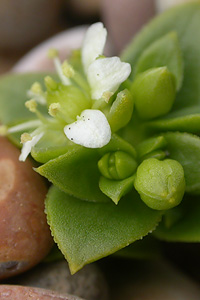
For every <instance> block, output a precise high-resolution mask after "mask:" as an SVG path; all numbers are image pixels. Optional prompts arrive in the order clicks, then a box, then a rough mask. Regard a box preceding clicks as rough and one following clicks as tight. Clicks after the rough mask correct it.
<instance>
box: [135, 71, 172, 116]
mask: <svg viewBox="0 0 200 300" xmlns="http://www.w3.org/2000/svg"><path fill="white" fill-rule="evenodd" d="M131 91H132V94H133V97H134V101H135V107H136V110H137V113H138V115H139V117H140V118H142V119H144V120H150V119H153V118H157V117H160V116H163V115H165V114H167V113H168V112H169V111H170V110H171V108H172V105H173V103H174V99H175V94H176V87H175V79H174V75H173V74H172V73H171V72H169V70H168V69H167V67H161V68H154V69H149V70H147V71H146V72H143V73H141V74H139V75H138V76H137V77H136V79H135V81H134V82H133V85H132V88H131Z"/></svg>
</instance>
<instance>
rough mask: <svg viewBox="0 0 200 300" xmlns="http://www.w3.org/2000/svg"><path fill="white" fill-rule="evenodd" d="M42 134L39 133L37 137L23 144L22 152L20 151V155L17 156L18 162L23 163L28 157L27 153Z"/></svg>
mask: <svg viewBox="0 0 200 300" xmlns="http://www.w3.org/2000/svg"><path fill="white" fill-rule="evenodd" d="M43 134H44V133H43V132H41V133H40V134H38V135H35V136H34V137H33V138H32V140H31V141H27V142H25V143H24V144H23V147H22V150H21V154H20V156H19V160H20V161H25V160H26V158H27V156H28V155H29V153H30V152H31V149H32V147H34V146H35V145H36V144H37V143H38V142H39V140H40V139H41V137H42V136H43Z"/></svg>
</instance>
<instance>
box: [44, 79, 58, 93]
mask: <svg viewBox="0 0 200 300" xmlns="http://www.w3.org/2000/svg"><path fill="white" fill-rule="evenodd" d="M44 83H45V85H46V88H47V89H48V90H53V91H55V90H56V89H57V87H58V84H57V82H56V81H55V80H53V78H51V77H50V76H46V77H45V78H44Z"/></svg>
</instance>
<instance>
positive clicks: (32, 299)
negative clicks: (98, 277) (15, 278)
mask: <svg viewBox="0 0 200 300" xmlns="http://www.w3.org/2000/svg"><path fill="white" fill-rule="evenodd" d="M0 299H1V300H81V298H78V297H75V296H71V295H66V294H65V295H64V294H60V293H56V292H53V291H51V290H44V289H38V288H31V287H24V286H15V285H0ZM82 300H83V299H82Z"/></svg>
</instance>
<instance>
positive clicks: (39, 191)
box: [0, 137, 52, 279]
mask: <svg viewBox="0 0 200 300" xmlns="http://www.w3.org/2000/svg"><path fill="white" fill-rule="evenodd" d="M19 155H20V151H19V149H17V148H16V147H15V146H13V145H12V144H11V143H10V142H9V141H8V140H7V139H5V138H2V137H1V138H0V236H1V239H0V279H3V278H7V277H10V276H12V275H16V274H19V273H21V272H23V271H25V270H27V269H29V268H30V267H32V266H34V265H35V264H37V263H38V262H40V261H41V260H42V259H43V257H45V256H46V254H47V253H48V252H49V250H50V248H51V246H52V238H51V234H50V230H49V227H48V225H47V222H46V215H45V213H44V199H45V195H46V193H47V187H46V185H45V183H44V181H43V179H42V178H41V177H40V176H39V175H38V174H37V173H36V172H35V171H34V170H33V166H32V164H31V162H30V161H29V160H28V159H27V160H26V162H20V161H19V159H18V158H19Z"/></svg>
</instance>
